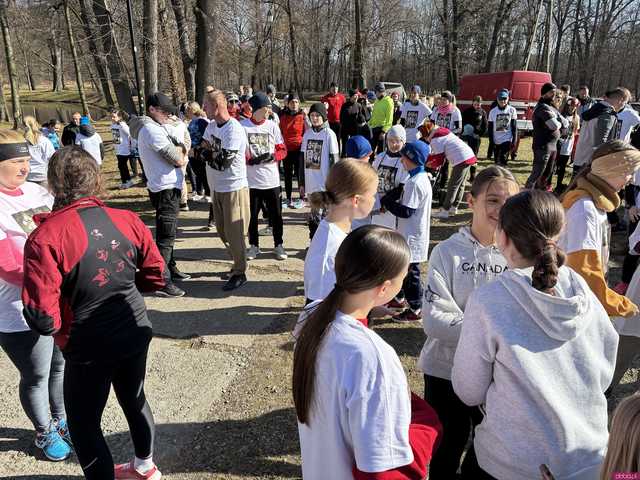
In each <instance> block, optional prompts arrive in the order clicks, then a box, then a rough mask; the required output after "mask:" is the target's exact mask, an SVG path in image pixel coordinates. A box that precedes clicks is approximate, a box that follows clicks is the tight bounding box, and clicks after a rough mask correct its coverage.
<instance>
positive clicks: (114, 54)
mask: <svg viewBox="0 0 640 480" xmlns="http://www.w3.org/2000/svg"><path fill="white" fill-rule="evenodd" d="M92 6H93V13H94V14H95V16H96V22H97V24H98V27H99V28H100V36H101V37H102V48H103V49H104V51H105V52H106V55H107V58H106V61H107V66H108V67H109V72H110V73H111V82H112V83H113V89H114V91H115V94H116V98H117V99H118V104H119V105H120V108H122V109H123V110H124V111H126V112H128V113H134V112H135V111H136V107H135V105H134V104H133V99H132V98H131V88H130V86H129V82H128V81H127V79H126V77H125V75H124V73H123V71H122V66H121V64H120V52H119V51H118V46H117V44H116V41H115V37H114V32H113V25H111V13H110V12H109V9H108V8H107V4H106V3H105V0H92Z"/></svg>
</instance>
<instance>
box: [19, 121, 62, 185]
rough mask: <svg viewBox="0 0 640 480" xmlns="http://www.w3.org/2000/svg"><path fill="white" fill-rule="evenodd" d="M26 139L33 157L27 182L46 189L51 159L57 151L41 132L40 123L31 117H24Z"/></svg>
mask: <svg viewBox="0 0 640 480" xmlns="http://www.w3.org/2000/svg"><path fill="white" fill-rule="evenodd" d="M24 138H25V140H26V141H27V147H28V148H29V155H31V160H30V161H29V166H30V171H29V177H28V178H27V180H28V181H30V182H34V183H38V184H40V185H42V186H45V187H46V184H47V169H48V165H49V159H50V158H51V156H52V155H53V154H54V153H56V149H55V148H54V146H53V143H51V140H49V139H48V138H47V137H46V136H44V135H43V134H42V133H41V132H40V124H39V123H38V121H37V120H36V119H35V118H34V117H32V116H30V115H28V116H26V117H24Z"/></svg>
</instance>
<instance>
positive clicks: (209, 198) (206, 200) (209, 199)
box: [200, 195, 211, 203]
mask: <svg viewBox="0 0 640 480" xmlns="http://www.w3.org/2000/svg"><path fill="white" fill-rule="evenodd" d="M200 202H202V203H211V197H207V196H206V195H203V196H202V197H200Z"/></svg>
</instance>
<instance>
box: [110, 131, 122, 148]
mask: <svg viewBox="0 0 640 480" xmlns="http://www.w3.org/2000/svg"><path fill="white" fill-rule="evenodd" d="M111 136H112V137H113V143H114V144H116V145H121V144H122V136H121V135H120V128H112V129H111Z"/></svg>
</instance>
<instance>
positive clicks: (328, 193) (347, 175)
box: [304, 159, 378, 303]
mask: <svg viewBox="0 0 640 480" xmlns="http://www.w3.org/2000/svg"><path fill="white" fill-rule="evenodd" d="M377 189H378V175H377V173H376V171H375V170H374V169H373V167H371V165H369V164H368V163H363V162H359V161H357V160H349V159H347V160H342V161H340V162H338V163H336V164H334V165H333V166H332V167H331V168H330V169H329V174H328V175H327V180H326V182H325V190H324V191H320V192H314V193H311V194H309V202H310V203H311V207H312V208H315V209H326V210H328V213H327V216H326V217H325V218H324V219H323V220H322V221H321V222H320V225H318V229H317V231H316V232H315V235H314V236H313V240H311V245H310V246H309V251H308V252H307V256H306V258H305V261H304V293H305V296H306V298H307V303H310V302H312V301H314V300H322V299H324V298H325V297H326V296H327V295H328V293H329V292H330V291H331V289H332V288H333V285H334V283H335V281H336V277H335V272H334V262H335V256H336V252H337V251H338V247H340V244H341V243H342V241H343V240H344V239H345V237H346V236H347V234H348V233H349V232H350V231H351V222H352V221H353V220H354V219H357V218H364V217H367V216H368V215H369V213H371V209H372V208H373V204H374V201H375V195H376V192H377Z"/></svg>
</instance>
